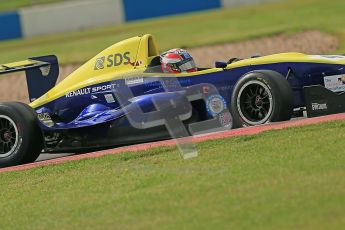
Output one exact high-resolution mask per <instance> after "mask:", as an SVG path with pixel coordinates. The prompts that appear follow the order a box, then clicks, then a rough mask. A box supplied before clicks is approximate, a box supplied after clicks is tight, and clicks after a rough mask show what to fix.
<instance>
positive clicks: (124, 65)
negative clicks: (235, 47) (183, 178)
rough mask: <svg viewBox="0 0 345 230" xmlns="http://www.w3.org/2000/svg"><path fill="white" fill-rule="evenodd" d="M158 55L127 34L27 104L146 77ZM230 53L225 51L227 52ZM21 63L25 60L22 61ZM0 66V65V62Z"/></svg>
mask: <svg viewBox="0 0 345 230" xmlns="http://www.w3.org/2000/svg"><path fill="white" fill-rule="evenodd" d="M157 55H159V53H158V49H157V45H156V42H155V40H154V38H153V36H152V35H149V34H147V35H144V36H138V37H133V38H129V39H127V40H124V41H121V42H119V43H116V44H114V45H112V46H110V47H109V48H107V49H105V50H103V51H102V52H101V53H99V54H97V55H96V56H95V57H93V58H91V59H90V60H89V61H88V62H86V63H85V64H84V65H82V66H81V67H80V68H79V69H77V70H76V71H74V72H73V73H72V74H70V75H69V76H68V77H67V78H65V79H64V80H63V81H62V82H60V83H59V84H58V85H56V86H55V87H54V88H53V89H51V90H50V91H48V92H47V93H46V94H44V95H43V96H42V97H40V98H38V99H37V100H35V101H34V102H32V103H31V104H30V106H31V107H33V108H37V107H39V106H42V105H44V104H46V103H48V102H51V101H53V100H55V99H57V98H59V97H62V96H64V95H66V94H67V93H69V92H72V91H75V90H77V89H80V88H84V87H87V86H90V85H94V84H99V83H103V82H107V81H112V80H115V79H121V78H125V77H126V76H132V75H137V74H140V75H141V76H142V77H146V76H147V77H149V76H152V75H157V74H152V73H143V72H144V70H145V69H146V68H147V66H148V65H149V63H150V61H151V60H152V59H153V58H154V57H156V56H157ZM230 55H231V54H229V56H230ZM341 57H342V56H334V58H330V57H325V56H321V55H306V54H301V53H282V54H275V55H269V56H263V57H258V58H249V59H244V60H241V61H238V62H235V63H232V64H229V65H228V66H227V67H226V69H229V70H231V69H234V68H239V67H243V66H250V65H261V64H271V63H279V62H312V63H329V64H345V57H343V58H341ZM17 64H18V63H17ZM23 64H25V62H24V63H23ZM0 68H2V67H1V66H0ZM217 71H223V69H219V68H211V69H207V70H203V71H198V72H193V73H181V74H174V77H187V76H188V77H189V76H200V75H202V74H206V73H211V72H217ZM160 76H171V74H160Z"/></svg>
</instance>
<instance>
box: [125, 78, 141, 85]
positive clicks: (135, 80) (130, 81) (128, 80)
mask: <svg viewBox="0 0 345 230" xmlns="http://www.w3.org/2000/svg"><path fill="white" fill-rule="evenodd" d="M125 83H126V85H135V84H143V83H144V78H143V77H129V78H125Z"/></svg>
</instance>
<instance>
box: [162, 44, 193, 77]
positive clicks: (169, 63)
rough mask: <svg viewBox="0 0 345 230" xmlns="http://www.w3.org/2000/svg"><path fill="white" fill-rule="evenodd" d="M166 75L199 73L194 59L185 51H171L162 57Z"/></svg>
mask: <svg viewBox="0 0 345 230" xmlns="http://www.w3.org/2000/svg"><path fill="white" fill-rule="evenodd" d="M160 60H161V65H162V70H163V72H164V73H191V72H195V71H197V68H196V66H195V62H194V59H193V58H192V56H190V55H189V53H188V52H187V51H186V50H184V49H171V50H168V51H166V52H164V53H162V54H161V55H160Z"/></svg>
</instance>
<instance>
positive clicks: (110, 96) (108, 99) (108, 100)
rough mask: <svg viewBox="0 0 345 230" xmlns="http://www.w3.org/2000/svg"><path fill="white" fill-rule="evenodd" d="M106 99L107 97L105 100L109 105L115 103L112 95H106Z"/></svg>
mask: <svg viewBox="0 0 345 230" xmlns="http://www.w3.org/2000/svg"><path fill="white" fill-rule="evenodd" d="M104 97H105V100H106V101H107V103H109V104H110V103H114V102H115V99H114V96H113V95H112V94H111V93H110V94H105V95H104Z"/></svg>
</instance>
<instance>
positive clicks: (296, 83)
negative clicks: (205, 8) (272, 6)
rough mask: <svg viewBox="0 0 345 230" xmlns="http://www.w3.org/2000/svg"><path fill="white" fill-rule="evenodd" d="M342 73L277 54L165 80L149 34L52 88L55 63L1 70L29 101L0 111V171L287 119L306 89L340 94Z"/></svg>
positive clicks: (327, 61) (326, 58) (324, 58)
mask: <svg viewBox="0 0 345 230" xmlns="http://www.w3.org/2000/svg"><path fill="white" fill-rule="evenodd" d="M344 67H345V56H342V55H306V54H302V53H281V54H274V55H269V56H253V57H251V58H247V59H238V58H232V59H230V60H229V61H228V62H216V63H215V67H214V68H202V67H199V68H198V69H197V71H196V72H191V73H176V74H169V73H163V72H162V69H161V65H160V57H159V53H158V49H157V46H156V42H155V40H154V38H153V36H152V35H149V34H147V35H143V36H137V37H133V38H129V39H126V40H124V41H121V42H118V43H116V44H114V45H112V46H110V47H109V48H107V49H105V50H104V51H102V52H100V53H99V54H97V55H96V56H95V57H93V58H92V59H90V60H89V61H88V62H86V63H85V64H84V65H82V66H81V67H80V68H78V69H77V70H76V71H74V72H73V73H72V74H70V75H69V76H68V77H66V78H65V79H64V80H63V81H61V82H60V83H59V84H57V85H56V81H57V77H58V75H59V66H58V61H57V58H56V57H55V56H54V55H50V56H43V57H35V58H29V59H27V60H24V61H20V62H15V63H9V64H2V65H0V74H6V73H11V72H16V71H25V73H26V80H27V85H28V92H29V99H30V102H31V103H30V104H28V105H27V104H23V103H19V102H2V103H0V167H6V166H12V165H18V164H24V163H29V162H33V161H35V160H36V159H37V157H38V156H39V155H40V153H41V152H45V153H56V152H57V153H59V152H64V153H66V152H72V153H83V152H88V151H93V150H97V149H106V148H111V147H114V146H121V145H129V144H135V143H142V142H148V141H156V140H162V139H167V138H171V132H170V131H169V126H170V129H172V130H173V131H174V132H175V131H176V132H177V135H175V136H174V137H182V136H185V135H190V134H195V133H198V132H199V131H200V132H201V131H203V129H204V128H203V124H208V125H210V124H211V126H212V125H214V126H219V127H223V128H224V127H225V128H228V129H229V128H231V127H233V128H237V127H243V126H253V125H261V124H265V123H269V122H274V121H283V120H289V119H290V118H291V117H292V115H293V113H294V110H296V111H297V110H298V108H303V107H304V106H305V101H304V95H303V88H304V87H306V86H311V85H322V86H327V87H329V88H330V89H332V87H333V88H334V87H338V86H337V85H336V84H335V83H334V84H332V81H336V80H334V79H339V76H342V75H343V74H345V69H344ZM342 79H343V78H342ZM326 80H327V82H326ZM344 80H345V79H344ZM325 82H326V83H325ZM339 87H341V86H339ZM169 119H170V120H169ZM177 120H180V121H181V122H182V124H183V125H184V127H186V130H187V134H186V132H183V131H180V130H181V128H180V127H176V126H177V125H178V121H177ZM166 121H173V122H172V123H171V122H170V123H169V122H168V123H169V124H170V125H169V124H168V125H167V122H166ZM208 121H212V122H213V123H212V122H209V123H207V122H208ZM174 122H175V123H174ZM176 122H177V123H176ZM193 124H198V125H193ZM206 130H214V129H212V127H211V128H210V127H208V128H206Z"/></svg>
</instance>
